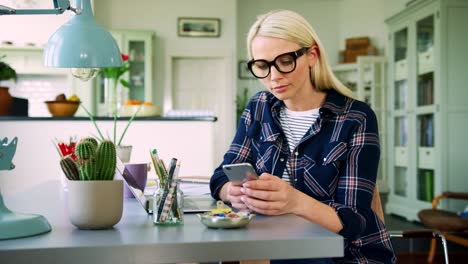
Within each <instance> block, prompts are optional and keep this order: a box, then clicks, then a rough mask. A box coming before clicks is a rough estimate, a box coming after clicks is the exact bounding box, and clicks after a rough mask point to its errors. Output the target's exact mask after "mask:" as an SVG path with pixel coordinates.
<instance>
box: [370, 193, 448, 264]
mask: <svg viewBox="0 0 468 264" xmlns="http://www.w3.org/2000/svg"><path fill="white" fill-rule="evenodd" d="M436 198H437V197H436ZM436 204H437V203H436ZM371 208H372V210H374V212H375V213H376V214H377V216H378V217H379V218H380V220H382V222H384V223H385V218H384V213H383V209H382V202H381V201H380V193H379V188H378V187H377V186H375V189H374V196H373V197H372V203H371ZM389 234H390V238H426V239H432V241H431V252H432V250H434V252H432V256H431V252H430V254H429V258H428V261H429V260H430V261H429V262H430V263H432V260H433V258H434V253H435V246H436V244H435V243H436V239H440V240H441V242H442V247H443V250H444V260H445V263H446V264H448V263H449V261H448V249H447V239H446V234H444V233H442V232H440V231H438V230H409V231H408V230H407V231H391V232H389Z"/></svg>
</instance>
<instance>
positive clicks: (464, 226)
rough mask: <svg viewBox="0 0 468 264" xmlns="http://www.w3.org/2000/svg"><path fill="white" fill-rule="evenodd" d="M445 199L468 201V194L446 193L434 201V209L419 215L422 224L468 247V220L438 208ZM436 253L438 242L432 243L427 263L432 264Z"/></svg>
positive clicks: (423, 211) (421, 212) (425, 210)
mask: <svg viewBox="0 0 468 264" xmlns="http://www.w3.org/2000/svg"><path fill="white" fill-rule="evenodd" d="M444 198H452V199H462V200H468V193H456V192H444V193H442V194H441V195H438V196H436V197H435V198H434V199H433V200H432V208H431V209H424V210H421V211H420V212H419V213H418V217H419V219H420V220H421V223H422V224H423V225H424V226H426V227H429V228H431V229H432V230H434V231H436V232H439V233H440V234H441V235H442V236H443V237H445V238H446V239H447V240H448V241H451V242H454V243H456V244H459V245H462V246H465V247H468V237H467V235H468V219H467V218H461V217H460V216H458V215H457V214H456V213H454V212H450V211H447V210H441V209H439V208H437V206H438V203H439V201H440V200H442V199H444ZM435 251H436V241H435V240H434V239H433V240H432V241H431V248H430V251H429V257H428V259H427V261H428V262H429V263H432V262H433V261H434V255H435Z"/></svg>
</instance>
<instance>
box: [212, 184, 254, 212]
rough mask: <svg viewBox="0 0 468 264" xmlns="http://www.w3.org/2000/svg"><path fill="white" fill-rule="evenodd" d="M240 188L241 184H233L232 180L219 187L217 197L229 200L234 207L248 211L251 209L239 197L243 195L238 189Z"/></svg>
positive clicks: (225, 200)
mask: <svg viewBox="0 0 468 264" xmlns="http://www.w3.org/2000/svg"><path fill="white" fill-rule="evenodd" d="M241 188H242V185H235V184H233V183H232V182H227V183H225V184H224V185H223V187H221V191H220V192H219V197H220V198H221V200H223V201H224V202H229V203H230V204H231V206H232V207H233V208H234V209H237V210H239V211H248V212H250V211H251V210H250V209H249V208H248V207H247V206H246V205H245V203H244V202H243V201H242V200H241V197H242V196H244V195H245V194H243V193H242V192H241V191H240V190H241Z"/></svg>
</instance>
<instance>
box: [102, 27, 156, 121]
mask: <svg viewBox="0 0 468 264" xmlns="http://www.w3.org/2000/svg"><path fill="white" fill-rule="evenodd" d="M110 33H111V34H112V36H113V37H114V38H115V40H116V42H117V45H118V46H119V49H120V52H121V53H123V54H125V55H128V56H129V62H130V70H129V71H128V72H127V73H126V74H125V75H124V78H125V79H126V80H127V81H128V82H129V83H130V89H126V88H123V87H120V93H121V101H122V103H125V101H127V100H128V99H133V100H139V101H141V102H142V103H143V102H152V103H154V101H155V88H154V87H153V86H154V69H153V65H154V55H153V54H154V36H155V34H154V32H152V31H135V30H110ZM96 82H97V83H96V85H97V87H98V89H96V105H97V112H98V115H106V106H105V102H106V98H105V96H106V94H105V90H104V81H103V78H102V77H99V78H97V81H96Z"/></svg>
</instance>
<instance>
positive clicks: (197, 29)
mask: <svg viewBox="0 0 468 264" xmlns="http://www.w3.org/2000/svg"><path fill="white" fill-rule="evenodd" d="M177 35H178V36H179V37H214V38H217V37H219V36H220V35H221V19H219V18H201V17H179V18H178V19H177Z"/></svg>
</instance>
